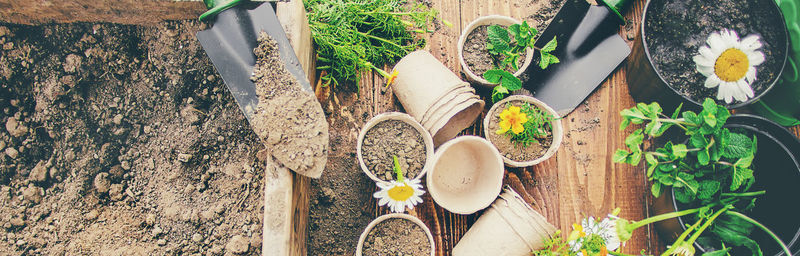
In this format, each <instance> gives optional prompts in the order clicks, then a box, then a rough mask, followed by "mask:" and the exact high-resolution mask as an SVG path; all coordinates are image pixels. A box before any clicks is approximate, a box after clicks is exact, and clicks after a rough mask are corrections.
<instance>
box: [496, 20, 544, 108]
mask: <svg viewBox="0 0 800 256" xmlns="http://www.w3.org/2000/svg"><path fill="white" fill-rule="evenodd" d="M538 33H539V31H537V30H536V28H532V27H530V26H529V25H528V22H527V21H523V22H522V24H513V25H511V26H508V29H506V28H504V27H502V26H499V25H492V26H489V28H488V30H487V34H488V39H487V42H486V49H488V50H489V54H490V55H491V56H492V58H493V59H494V63H495V68H494V69H490V70H487V71H486V72H485V73H483V78H484V79H486V80H487V81H489V82H490V83H494V84H498V86H495V87H494V89H493V90H492V102H497V101H500V100H501V99H503V98H504V97H505V96H506V95H508V94H509V93H510V92H512V91H516V90H519V89H520V88H522V82H521V81H520V80H519V78H517V77H514V75H513V74H511V72H508V71H506V67H508V66H511V67H512V68H513V69H514V70H517V69H519V67H518V66H517V62H518V60H519V58H520V56H521V54H522V53H524V52H525V51H526V49H528V48H531V49H535V50H539V56H540V59H539V67H540V68H541V69H546V68H547V67H548V66H550V64H556V63H559V59H558V57H556V56H554V55H552V54H551V52H552V51H554V50H555V49H556V47H557V46H558V41H557V40H556V38H555V37H553V39H551V40H550V42H548V43H547V44H546V45H545V46H544V47H542V48H539V47H536V46H534V43H535V42H536V40H534V39H535V37H536V35H537V34H538ZM509 34H510V35H511V36H513V40H512V38H511V36H509Z"/></svg>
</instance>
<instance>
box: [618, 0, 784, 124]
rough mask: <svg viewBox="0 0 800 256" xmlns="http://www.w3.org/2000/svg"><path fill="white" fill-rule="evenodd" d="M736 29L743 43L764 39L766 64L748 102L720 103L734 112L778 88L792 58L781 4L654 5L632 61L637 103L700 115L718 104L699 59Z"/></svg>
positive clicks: (695, 1)
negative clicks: (705, 105) (712, 41)
mask: <svg viewBox="0 0 800 256" xmlns="http://www.w3.org/2000/svg"><path fill="white" fill-rule="evenodd" d="M722 29H732V30H734V31H735V32H736V33H737V34H738V35H739V39H740V40H741V39H743V38H745V37H746V36H748V35H752V34H755V35H759V36H760V38H761V43H762V44H763V46H762V47H761V48H759V50H760V51H761V52H763V53H764V56H765V61H764V62H763V63H761V64H760V65H759V66H757V67H756V70H757V72H756V73H757V76H756V80H755V82H753V83H752V84H751V87H752V89H753V91H754V97H752V98H749V99H748V100H747V101H744V102H740V101H736V100H734V101H732V102H731V103H730V104H727V103H725V101H724V100H718V101H717V102H718V103H719V104H722V105H724V106H726V107H727V108H729V109H732V108H738V107H742V106H746V105H749V104H751V103H753V102H755V101H758V99H759V98H761V96H763V95H764V94H766V93H767V92H768V91H769V90H770V89H771V88H772V87H773V85H775V83H777V82H778V80H779V78H780V76H781V72H782V71H783V67H784V65H785V63H786V59H787V55H788V45H789V41H788V40H789V39H788V36H787V31H786V24H785V23H784V19H783V16H782V15H781V11H780V9H779V8H778V5H777V4H775V0H715V1H708V0H651V1H647V4H646V5H645V9H644V12H643V17H642V27H641V30H640V31H639V34H638V35H637V38H636V40H635V42H634V45H633V50H632V53H631V55H630V59H629V62H630V63H629V65H628V72H627V79H628V88H629V89H630V94H631V96H633V98H634V99H635V100H636V101H637V102H653V101H657V102H659V103H660V104H661V106H662V107H663V108H664V109H675V108H676V107H677V106H678V104H680V103H683V102H685V103H688V104H684V107H685V108H688V109H692V110H697V109H699V108H700V105H701V103H702V102H703V99H704V98H707V97H708V98H713V99H716V95H717V90H718V88H717V87H714V88H706V87H705V86H704V83H705V81H706V77H705V76H703V75H702V74H701V73H700V72H698V71H697V70H696V64H695V63H694V61H693V56H695V55H698V49H699V48H700V47H701V46H703V45H706V40H707V39H708V36H709V35H710V34H711V33H713V32H717V31H720V30H722Z"/></svg>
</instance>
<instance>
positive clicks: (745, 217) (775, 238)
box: [728, 211, 792, 256]
mask: <svg viewBox="0 0 800 256" xmlns="http://www.w3.org/2000/svg"><path fill="white" fill-rule="evenodd" d="M728 213H730V214H731V215H734V216H736V217H739V218H742V219H743V220H746V221H747V222H750V224H753V225H756V226H757V227H759V228H761V230H764V232H767V234H769V236H771V237H772V239H774V240H775V242H778V244H779V245H780V246H781V249H783V252H784V253H786V255H787V256H791V255H792V252H790V251H789V248H788V247H786V244H784V243H783V241H781V239H780V238H778V236H777V235H775V233H772V230H769V229H768V228H767V227H765V226H764V225H762V224H761V223H760V222H758V221H756V220H754V219H751V218H750V217H747V215H744V214H741V213H739V212H735V211H730V212H728Z"/></svg>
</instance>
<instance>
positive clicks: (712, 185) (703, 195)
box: [697, 180, 720, 200]
mask: <svg viewBox="0 0 800 256" xmlns="http://www.w3.org/2000/svg"><path fill="white" fill-rule="evenodd" d="M719 187H720V183H719V181H716V180H704V181H701V182H700V191H698V193H697V198H699V199H702V200H708V199H711V197H713V196H714V195H715V194H717V192H719Z"/></svg>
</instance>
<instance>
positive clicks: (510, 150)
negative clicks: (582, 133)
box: [483, 95, 564, 167]
mask: <svg viewBox="0 0 800 256" xmlns="http://www.w3.org/2000/svg"><path fill="white" fill-rule="evenodd" d="M523 102H525V103H530V104H531V105H533V106H537V107H539V108H541V109H543V110H545V111H547V113H549V114H550V115H552V116H553V121H552V122H551V123H552V125H553V129H552V130H551V135H552V136H551V137H550V138H551V140H550V144H549V145H547V147H542V146H540V145H546V144H541V143H540V144H539V145H529V146H528V147H522V146H513V145H512V144H511V141H510V140H509V138H508V137H506V135H502V134H497V133H495V131H496V130H497V129H499V125H498V124H497V123H498V121H499V115H500V113H501V112H502V111H503V109H505V108H506V106H507V105H508V104H519V103H523ZM508 132H511V131H508ZM483 134H485V136H486V138H487V139H488V140H489V141H490V142H491V143H492V145H494V146H495V147H497V149H498V151H500V155H501V156H502V157H503V162H504V163H505V164H506V165H507V166H510V167H528V166H533V165H536V164H538V163H541V162H543V161H544V160H547V159H549V158H550V157H552V156H553V155H555V154H556V152H557V151H558V147H559V146H561V141H562V140H563V137H564V127H563V126H562V125H561V118H560V117H559V116H558V113H556V111H555V110H553V108H551V107H550V106H548V105H547V104H545V103H544V102H541V101H540V100H537V99H536V98H533V97H530V96H524V95H512V96H509V97H507V98H505V99H503V100H501V101H500V102H497V103H495V104H494V105H493V106H492V108H491V109H489V112H488V114H487V115H486V117H485V118H484V119H483ZM527 151H536V152H527ZM525 154H529V155H535V156H537V157H535V158H531V159H517V160H514V159H511V158H514V157H515V156H522V155H525Z"/></svg>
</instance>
